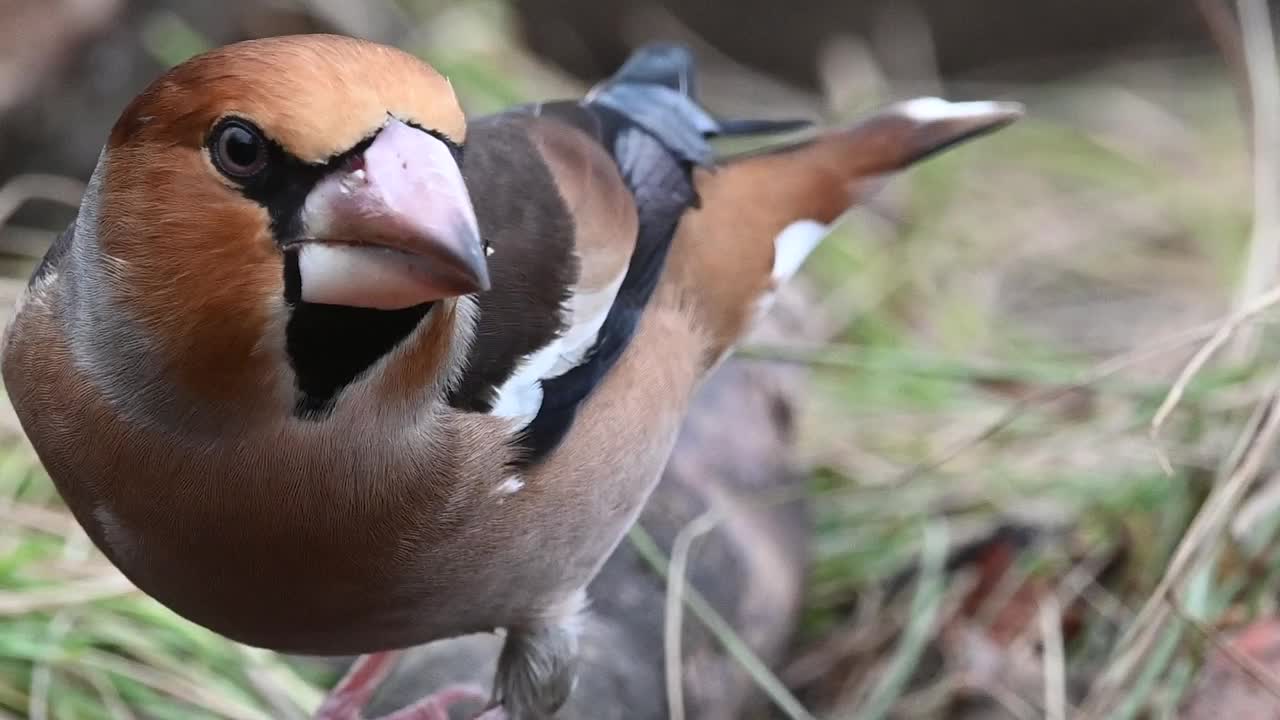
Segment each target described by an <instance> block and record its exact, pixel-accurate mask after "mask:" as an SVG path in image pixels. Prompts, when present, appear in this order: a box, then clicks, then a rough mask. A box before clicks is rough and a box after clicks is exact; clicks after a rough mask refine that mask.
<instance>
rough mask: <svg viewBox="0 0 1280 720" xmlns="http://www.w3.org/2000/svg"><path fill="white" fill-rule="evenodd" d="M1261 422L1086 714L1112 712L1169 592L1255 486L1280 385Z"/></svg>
mask: <svg viewBox="0 0 1280 720" xmlns="http://www.w3.org/2000/svg"><path fill="white" fill-rule="evenodd" d="M1260 412H1261V415H1262V417H1261V418H1260V420H1261V424H1260V427H1258V428H1257V430H1256V431H1253V430H1252V429H1251V430H1249V431H1246V432H1247V434H1248V435H1249V442H1248V451H1247V452H1246V453H1244V456H1243V457H1242V458H1241V460H1240V463H1239V465H1238V466H1236V467H1235V469H1234V470H1233V471H1232V472H1231V474H1230V476H1229V477H1227V478H1226V480H1225V481H1224V482H1221V483H1219V484H1217V485H1216V486H1215V487H1214V489H1213V491H1212V492H1211V493H1210V494H1209V497H1208V499H1206V500H1205V502H1204V505H1203V506H1201V508H1200V511H1199V512H1198V513H1196V516H1195V519H1193V520H1192V522H1191V525H1190V527H1188V528H1187V531H1186V533H1185V534H1184V535H1183V537H1182V540H1181V542H1179V544H1178V547H1177V549H1176V550H1175V551H1174V554H1173V558H1172V559H1171V560H1170V562H1169V566H1168V569H1167V570H1166V571H1165V573H1164V576H1163V577H1162V578H1161V580H1160V583H1159V584H1158V585H1157V587H1156V589H1155V591H1154V592H1153V593H1152V594H1151V596H1150V597H1149V598H1148V599H1147V602H1146V604H1145V605H1144V606H1143V608H1142V610H1141V611H1140V612H1139V613H1138V617H1137V618H1136V619H1135V620H1134V621H1133V623H1132V624H1131V625H1130V626H1129V628H1128V629H1127V631H1126V632H1125V635H1124V637H1122V638H1121V639H1120V642H1119V643H1118V644H1117V646H1116V650H1115V652H1114V654H1113V657H1114V660H1113V662H1112V663H1111V665H1110V666H1109V667H1108V668H1107V669H1106V670H1105V671H1104V672H1103V673H1102V675H1101V676H1100V677H1099V679H1098V681H1097V682H1096V683H1095V685H1094V689H1093V692H1092V693H1091V697H1090V699H1089V702H1088V703H1087V704H1086V710H1085V713H1084V716H1085V717H1090V718H1102V717H1109V714H1108V713H1110V712H1111V710H1112V708H1113V707H1114V706H1115V704H1116V702H1117V701H1118V700H1119V698H1120V693H1121V691H1122V689H1123V688H1125V687H1126V686H1128V685H1129V684H1130V682H1131V676H1132V675H1133V674H1134V673H1135V672H1136V671H1137V670H1138V668H1139V666H1140V664H1141V661H1142V659H1143V658H1144V657H1146V656H1147V655H1148V653H1149V652H1150V651H1151V649H1152V648H1153V647H1154V646H1155V643H1156V640H1157V639H1158V637H1159V635H1160V632H1161V630H1162V629H1163V628H1164V627H1165V624H1166V621H1167V619H1168V615H1169V606H1168V603H1167V602H1166V597H1167V595H1168V594H1169V593H1170V592H1171V591H1172V590H1173V589H1174V588H1177V587H1179V586H1180V585H1181V584H1182V582H1183V580H1184V579H1185V578H1186V577H1188V576H1189V574H1190V573H1191V571H1192V570H1193V569H1194V568H1195V567H1196V566H1197V562H1196V561H1197V559H1198V558H1199V557H1200V556H1201V553H1202V551H1203V550H1204V549H1205V548H1206V547H1207V546H1208V545H1209V544H1210V543H1211V542H1212V541H1213V540H1214V539H1216V538H1217V537H1218V535H1219V534H1220V533H1221V531H1222V529H1223V528H1224V527H1225V526H1226V524H1227V523H1228V522H1229V521H1230V519H1231V516H1232V514H1233V513H1234V511H1235V510H1236V508H1237V507H1238V506H1239V504H1240V501H1241V500H1242V499H1243V498H1244V495H1245V493H1246V492H1247V491H1248V489H1249V488H1250V487H1251V486H1252V484H1253V480H1254V478H1256V477H1257V476H1258V472H1259V470H1260V469H1261V468H1262V465H1263V463H1265V462H1266V461H1267V459H1268V458H1269V457H1270V456H1271V453H1272V452H1273V450H1274V448H1275V445H1276V441H1277V439H1278V438H1280V388H1273V389H1272V391H1271V392H1270V393H1269V394H1268V397H1267V399H1266V400H1264V401H1263V402H1262V403H1261V404H1260Z"/></svg>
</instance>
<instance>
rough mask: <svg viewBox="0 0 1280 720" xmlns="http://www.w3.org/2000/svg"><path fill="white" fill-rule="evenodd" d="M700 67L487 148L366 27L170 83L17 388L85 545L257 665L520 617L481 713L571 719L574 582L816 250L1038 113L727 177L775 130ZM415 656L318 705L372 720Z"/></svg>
mask: <svg viewBox="0 0 1280 720" xmlns="http://www.w3.org/2000/svg"><path fill="white" fill-rule="evenodd" d="M691 72H692V70H691V64H690V61H689V58H688V56H687V54H686V53H685V52H684V51H682V50H679V49H676V48H666V47H657V48H650V49H647V50H645V51H642V52H641V53H639V54H637V56H636V58H634V59H633V61H632V62H630V63H628V65H627V66H625V67H624V68H623V69H622V70H620V71H619V73H618V74H617V75H615V76H614V77H613V78H611V79H610V80H609V81H608V82H606V83H604V84H602V85H601V86H600V87H599V88H597V89H596V90H595V91H593V93H592V94H591V95H590V96H588V98H586V99H584V100H582V101H573V102H570V101H565V102H559V103H550V104H545V105H534V106H528V107H522V108H516V109H513V110H511V111H509V112H507V113H502V114H499V115H495V116H490V117H487V118H479V119H474V120H472V121H471V123H470V127H469V128H467V127H466V126H465V121H464V119H463V117H462V113H461V111H460V110H459V109H458V106H457V102H456V100H455V99H454V98H453V95H452V91H451V89H450V88H449V86H448V83H447V81H445V80H444V79H443V78H441V77H440V76H439V75H438V74H437V73H435V72H434V71H433V70H431V69H430V68H428V67H426V66H425V65H423V64H422V63H420V62H419V61H417V60H415V59H413V58H411V57H410V56H408V55H405V54H403V53H400V52H399V51H395V50H391V49H387V48H383V47H380V46H376V45H372V44H369V43H365V42H361V41H356V40H351V39H345V38H336V37H329V36H309V37H301V38H282V39H274V40H264V41H257V42H253V43H245V44H240V45H235V46H230V47H228V48H223V49H220V50H217V51H214V52H213V53H210V54H207V55H204V56H201V57H198V58H196V59H193V60H192V61H190V62H188V63H186V64H184V65H182V66H179V67H178V68H176V69H174V70H173V71H171V72H170V73H168V74H167V75H165V76H164V77H162V78H161V79H160V80H158V81H157V82H156V83H155V84H154V85H153V86H152V87H151V88H149V89H148V90H147V91H145V92H144V93H143V95H142V96H140V97H139V99H138V100H136V101H135V102H134V103H133V104H131V105H130V106H129V107H128V108H127V109H126V110H125V112H124V113H123V115H122V117H121V120H120V122H119V123H118V124H117V126H116V128H115V129H114V130H113V132H112V134H111V137H110V139H109V141H108V143H107V146H106V148H105V149H104V152H103V156H102V159H101V161H100V162H99V165H98V168H97V170H96V171H95V174H94V177H93V179H92V180H91V182H90V185H89V190H88V192H87V193H86V196H85V199H84V201H83V204H82V207H81V212H80V214H79V217H78V218H77V221H76V223H75V224H74V225H73V226H72V227H71V228H69V229H68V231H67V233H66V234H64V235H63V237H62V238H61V239H60V240H59V241H58V242H57V243H55V245H54V247H53V248H51V250H50V252H49V254H48V256H47V257H46V259H45V261H44V263H42V265H41V267H40V268H39V269H38V270H37V271H36V273H35V275H34V276H33V278H32V280H31V284H30V287H29V288H28V291H27V293H26V295H25V297H24V299H23V300H22V301H21V304H20V308H19V310H18V312H17V313H16V316H15V320H14V322H13V324H12V325H11V327H10V328H9V329H8V330H7V331H6V337H5V343H4V356H3V361H4V365H3V373H4V382H5V385H6V388H7V389H8V392H9V394H10V397H11V399H12V401H13V404H14V407H15V408H16V409H17V412H18V415H19V417H20V419H21V421H22V423H23V426H24V428H25V429H26V431H27V433H28V435H29V436H30V438H31V441H32V443H33V445H34V446H35V448H36V451H37V452H38V453H39V455H40V457H41V459H42V460H43V462H44V463H45V465H46V467H47V468H48V471H49V473H50V476H51V477H52V478H53V479H54V482H55V483H56V485H57V487H58V489H59V491H60V492H61V493H62V495H63V497H64V498H65V499H66V501H67V504H68V506H69V507H70V508H71V510H72V512H73V513H74V514H75V516H76V518H77V520H78V521H79V522H80V523H81V524H82V525H83V526H84V528H85V529H86V531H87V532H88V534H89V536H90V537H91V538H92V539H93V541H94V542H95V543H96V544H97V545H98V547H99V548H101V549H102V551H103V552H104V553H105V554H106V555H107V557H109V558H110V559H111V561H112V562H113V563H115V564H116V565H117V566H119V567H120V568H121V570H122V571H123V572H124V573H125V574H127V575H128V576H129V578H130V579H132V580H133V581H134V582H135V583H136V584H137V585H138V586H139V587H140V588H141V589H143V590H144V591H146V592H147V593H149V594H151V595H153V596H154V597H156V598H157V599H159V600H160V601H161V602H163V603H165V604H166V605H168V606H169V607H171V608H173V609H174V610H175V611H177V612H179V613H181V614H182V615H184V616H186V617H188V618H190V619H191V620H193V621H195V622H197V623H200V624H202V625H205V626H206V627H209V628H212V629H213V630H215V631H217V632H220V633H223V634H225V635H227V636H228V637H231V638H233V639H235V640H239V641H241V642H245V643H249V644H252V645H259V646H265V647H270V648H274V649H278V650H284V651H290V652H300V653H323V654H354V653H378V652H380V651H387V650H393V649H396V648H402V647H406V646H409V645H414V644H419V643H423V642H428V641H431V640H434V639H438V638H443V637H449V636H453V635H459V634H464V633H470V632H479V631H489V630H493V629H495V628H505V629H506V630H507V632H508V637H507V642H506V648H505V650H504V653H503V658H502V660H501V662H500V666H499V672H498V676H497V678H495V686H494V692H493V697H494V700H495V702H496V707H495V709H494V710H493V711H492V713H490V714H491V715H494V716H497V715H500V714H502V713H505V714H507V715H509V716H511V717H515V718H540V717H545V716H549V715H551V714H552V713H554V711H555V709H556V708H557V707H559V705H560V704H561V703H562V702H563V701H564V698H565V697H566V696H567V693H569V692H570V689H571V687H572V680H573V665H574V662H575V656H576V642H575V633H576V629H575V628H576V622H577V616H578V614H579V613H580V611H581V608H582V604H583V601H584V598H583V596H582V588H584V587H585V586H586V585H587V583H588V582H589V581H590V579H591V578H592V577H593V576H594V575H595V573H596V572H597V571H598V569H599V567H600V565H601V564H602V563H603V562H604V560H605V559H606V558H607V556H608V555H609V553H610V552H611V551H612V549H613V548H614V547H615V546H616V544H617V543H618V542H619V540H620V539H621V537H622V535H623V534H624V533H625V531H626V529H627V528H628V527H629V526H630V524H631V523H632V522H633V521H634V518H635V517H636V514H637V513H638V512H639V510H640V508H641V506H642V505H643V503H644V501H645V499H646V498H647V497H648V494H649V491H650V490H651V489H652V486H653V483H654V482H655V481H656V479H657V478H658V476H659V474H660V472H661V469H662V466H663V464H664V462H665V460H666V457H667V455H668V453H669V452H670V449H671V445H672V442H673V441H674V438H675V434H676V430H677V428H678V427H679V425H680V421H681V418H682V417H683V414H684V411H685V408H686V405H687V403H688V400H689V397H690V394H691V393H692V391H693V389H694V388H695V387H696V386H697V384H698V382H699V381H700V379H701V378H702V377H703V376H704V374H705V372H706V370H707V369H708V368H709V367H710V365H711V364H713V362H714V360H715V359H716V358H718V357H721V356H723V354H724V353H725V352H727V351H728V350H729V349H730V348H731V347H732V345H733V343H734V341H735V340H736V339H737V337H738V336H739V335H740V334H741V333H742V332H743V331H744V330H745V329H746V327H747V325H748V323H749V320H750V318H751V317H752V316H753V315H754V314H756V313H758V312H759V311H760V308H761V307H763V306H764V305H766V304H767V301H768V295H769V292H770V290H771V289H772V288H773V286H774V284H776V283H778V282H781V281H783V280H785V278H786V277H787V276H789V275H790V274H791V273H792V272H794V270H795V268H796V267H798V265H799V263H800V261H801V260H802V259H803V256H804V254H807V252H808V250H810V249H812V245H813V243H814V242H816V238H817V237H818V236H817V235H815V234H814V232H813V229H814V227H815V226H820V225H825V224H826V223H829V222H831V221H832V220H833V219H834V218H835V217H837V216H838V215H839V214H841V213H842V212H844V210H845V209H847V208H848V207H849V206H850V205H851V204H852V203H853V202H854V201H855V200H856V198H857V193H856V192H853V191H851V188H854V187H855V186H856V183H857V181H858V180H859V179H862V178H865V177H866V176H867V175H868V174H872V173H879V172H887V171H891V170H895V169H898V168H899V167H902V166H905V165H906V164H908V163H909V162H910V161H912V160H914V159H916V158H919V157H922V156H923V155H925V154H927V153H928V152H931V151H933V150H935V149H937V148H939V147H942V146H944V145H946V144H949V143H951V142H954V141H956V140H958V139H961V138H963V137H967V136H969V135H972V134H974V133H976V132H980V131H985V130H989V129H991V128H993V127H996V126H998V125H1000V124H1003V123H1005V122H1007V121H1008V120H1009V119H1011V118H1012V117H1013V113H1012V111H1011V110H1010V109H1009V108H1006V107H1002V106H996V105H989V104H981V105H972V106H954V105H947V104H946V103H942V101H932V102H936V103H939V104H937V105H928V106H927V109H928V110H929V112H927V113H923V114H922V113H921V112H919V110H920V108H921V106H920V105H916V106H915V108H916V110H915V111H911V110H910V108H908V110H907V111H903V110H902V109H901V108H899V109H895V110H890V111H886V113H885V114H883V115H882V116H881V119H880V120H877V121H875V122H880V121H885V119H886V118H887V121H886V122H889V123H890V125H893V126H895V127H896V126H901V127H902V128H904V129H905V131H906V132H905V134H904V133H899V134H896V135H895V134H893V133H887V132H883V131H881V130H874V131H868V130H866V129H865V128H864V129H853V130H850V131H845V132H841V133H836V134H832V135H823V136H819V137H818V138H817V139H815V140H812V141H810V142H808V143H805V144H801V145H798V146H790V147H787V148H784V149H781V150H778V151H776V152H774V153H772V154H766V155H760V156H754V157H746V158H738V159H733V160H731V161H729V162H728V163H727V164H726V165H724V166H723V167H721V168H718V169H717V170H716V171H715V172H708V171H707V170H703V169H696V168H699V167H705V168H710V167H711V166H712V165H713V160H712V154H711V151H710V146H709V145H707V144H706V138H707V136H709V135H714V134H718V133H719V134H735V133H747V132H756V131H765V130H777V129H781V128H782V127H784V126H781V125H774V124H769V123H754V122H739V121H723V122H722V121H718V120H715V119H714V118H712V117H711V116H710V115H708V114H706V113H705V111H704V110H702V109H701V108H700V107H699V106H697V104H696V102H695V101H694V99H693V97H692V96H691V94H690V92H689V88H691V87H692V78H691ZM913 112H914V114H913ZM926 116H927V117H926ZM787 127H789V126H787ZM699 196H700V197H699ZM699 202H700V203H701V204H700V209H691V208H694V207H695V206H698V205H699ZM796 221H809V224H808V225H805V224H803V223H802V224H801V226H799V227H800V230H801V232H798V233H797V232H793V229H794V228H793V227H792V224H793V223H795V222H796ZM677 227H678V229H677ZM806 228H807V234H806V232H805V231H806ZM784 230H785V232H784ZM390 657H391V656H388V655H386V654H377V655H373V656H370V657H369V658H368V659H366V660H365V661H363V662H362V663H361V664H360V665H359V666H358V667H357V669H356V670H354V671H353V673H352V674H351V675H350V676H349V677H348V678H347V680H345V681H344V682H343V684H342V685H341V686H340V687H339V688H337V689H336V690H335V693H334V695H332V696H331V698H330V700H329V702H328V703H327V704H326V706H325V708H323V709H322V715H323V716H324V717H327V718H333V719H336V718H351V717H355V716H358V713H359V709H360V707H361V706H363V704H364V702H365V701H366V700H367V699H368V698H369V697H370V696H371V694H372V692H373V690H374V689H375V688H376V684H377V681H378V679H379V678H380V677H381V674H382V673H383V672H384V671H385V669H386V668H387V666H388V662H389V659H390ZM443 699H444V696H441V697H439V698H436V699H435V700H432V701H427V702H425V703H424V704H423V705H422V706H421V707H420V708H418V709H417V710H416V711H415V712H418V713H419V714H418V715H416V716H417V717H423V718H438V717H441V715H440V712H441V709H440V708H439V707H438V705H436V704H433V703H435V702H436V701H443Z"/></svg>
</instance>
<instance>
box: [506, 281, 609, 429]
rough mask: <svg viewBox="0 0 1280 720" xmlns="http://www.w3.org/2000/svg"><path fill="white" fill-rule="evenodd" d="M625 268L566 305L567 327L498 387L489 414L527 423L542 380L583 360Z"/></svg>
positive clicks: (537, 401) (538, 398) (534, 412)
mask: <svg viewBox="0 0 1280 720" xmlns="http://www.w3.org/2000/svg"><path fill="white" fill-rule="evenodd" d="M626 274H627V272H626V270H625V269H624V270H623V271H622V272H621V273H619V274H618V277H617V278H615V279H614V281H613V282H611V283H609V284H608V285H607V286H605V287H604V288H602V289H600V290H597V291H595V292H579V293H574V294H573V295H572V296H570V298H569V301H568V302H567V303H566V304H565V308H564V316H565V320H566V323H567V327H566V329H565V331H564V334H562V335H561V336H560V337H558V338H556V339H555V340H554V341H552V342H551V343H549V344H548V345H547V346H546V347H544V348H542V349H541V350H539V351H537V352H535V353H533V354H531V355H528V356H526V357H525V359H524V361H523V362H521V363H520V367H519V368H517V369H516V371H515V372H514V373H512V375H511V377H509V378H507V381H506V382H505V383H503V384H502V387H501V388H499V389H498V399H497V402H495V403H494V405H493V410H492V411H491V414H493V415H497V416H499V417H506V418H514V419H516V420H518V421H520V422H522V423H525V422H528V421H530V420H532V419H533V417H534V416H535V415H537V414H538V408H539V407H541V406H542V381H543V380H547V379H550V378H553V377H558V376H560V375H563V374H564V373H566V372H568V371H569V370H571V369H573V368H574V367H576V366H577V365H578V364H579V363H581V362H582V359H583V358H584V357H585V356H586V354H587V351H588V350H590V349H591V346H592V345H594V344H595V341H596V336H597V335H599V334H600V327H601V326H602V325H604V319H605V317H606V316H608V314H609V308H611V307H613V301H614V298H616V297H617V296H618V288H619V287H620V286H621V285H622V278H623V277H624V276H625V275H626Z"/></svg>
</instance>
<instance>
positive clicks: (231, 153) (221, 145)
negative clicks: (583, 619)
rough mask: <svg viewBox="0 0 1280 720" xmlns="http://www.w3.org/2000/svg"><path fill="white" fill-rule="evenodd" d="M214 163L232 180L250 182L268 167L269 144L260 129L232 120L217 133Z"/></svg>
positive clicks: (214, 146) (224, 124)
mask: <svg viewBox="0 0 1280 720" xmlns="http://www.w3.org/2000/svg"><path fill="white" fill-rule="evenodd" d="M209 149H210V152H212V153H213V163H214V165H216V166H217V167H218V170H220V171H222V174H224V175H226V176H227V177H229V178H231V179H232V180H248V179H250V178H252V177H253V176H255V175H257V174H258V173H260V172H262V171H263V169H264V168H266V166H267V142H266V141H265V140H263V139H262V133H260V132H259V131H258V129H257V128H255V127H253V126H252V125H249V124H248V123H245V122H242V121H239V120H230V121H228V122H225V123H223V124H221V125H219V126H218V128H217V129H216V130H214V133H213V138H212V142H211V143H210V148H209Z"/></svg>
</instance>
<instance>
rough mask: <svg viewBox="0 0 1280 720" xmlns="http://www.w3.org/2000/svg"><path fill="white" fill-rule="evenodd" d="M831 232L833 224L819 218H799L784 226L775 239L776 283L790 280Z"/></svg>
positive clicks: (774, 273) (774, 277)
mask: <svg viewBox="0 0 1280 720" xmlns="http://www.w3.org/2000/svg"><path fill="white" fill-rule="evenodd" d="M830 233H831V226H830V225H823V224H822V223H820V222H818V221H817V220H797V221H795V222H793V223H791V224H790V225H788V226H786V227H784V228H782V232H780V233H778V237H776V238H774V239H773V274H772V277H773V282H774V284H775V285H781V284H782V283H784V282H786V281H788V280H790V279H791V276H792V275H795V274H796V271H797V270H799V269H800V266H801V265H803V264H804V261H805V260H807V259H808V258H809V254H810V253H812V252H813V251H814V249H815V248H817V247H818V243H820V242H822V240H823V238H825V237H826V236H827V235H828V234H830Z"/></svg>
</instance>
